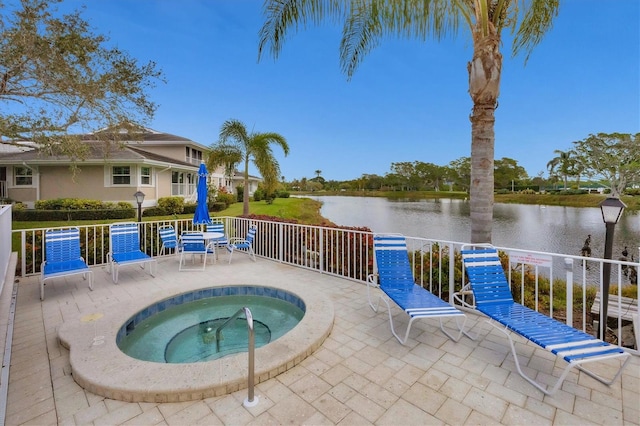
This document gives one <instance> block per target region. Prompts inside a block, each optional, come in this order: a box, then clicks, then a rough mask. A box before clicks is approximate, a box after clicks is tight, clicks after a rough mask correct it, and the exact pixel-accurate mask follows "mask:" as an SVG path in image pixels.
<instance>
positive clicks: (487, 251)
mask: <svg viewBox="0 0 640 426" xmlns="http://www.w3.org/2000/svg"><path fill="white" fill-rule="evenodd" d="M462 259H463V262H464V266H465V269H466V271H467V276H468V277H469V283H470V284H471V290H472V292H473V296H474V298H475V306H476V309H477V310H478V311H480V312H482V313H483V314H485V315H486V316H488V317H489V318H490V319H489V320H487V322H488V323H490V324H491V325H493V326H494V327H495V328H496V329H498V330H500V331H501V332H502V333H504V334H505V335H506V336H507V338H508V339H509V344H510V345H511V352H512V353H513V358H514V360H515V364H516V368H517V369H518V373H519V374H520V375H521V376H522V378H524V379H525V380H526V381H528V382H529V383H531V384H532V385H533V386H535V387H536V388H537V389H539V390H540V391H542V392H543V393H544V394H545V395H552V394H554V393H555V392H556V391H557V390H558V389H559V388H560V386H561V385H562V382H563V381H564V379H565V378H566V377H567V375H568V374H569V371H570V370H571V369H572V368H573V367H576V368H578V369H579V370H580V371H583V372H585V373H586V374H587V375H589V376H591V377H593V378H594V379H596V380H598V381H600V382H602V383H604V384H606V385H607V386H608V385H611V384H612V383H613V382H614V381H615V380H616V379H617V378H618V376H620V374H621V373H622V369H623V368H624V367H625V365H626V364H627V362H629V359H630V358H631V357H630V354H629V353H627V352H625V351H624V350H623V349H622V348H620V347H618V346H615V345H611V344H609V343H607V342H604V341H602V340H600V339H597V338H595V337H593V336H592V335H590V334H587V333H584V332H582V331H580V330H577V329H575V328H573V327H571V326H569V325H567V324H564V323H562V322H560V321H556V320H555V319H553V318H551V317H548V316H546V315H544V314H541V313H539V312H536V311H534V310H533V309H529V308H527V307H526V306H523V305H521V304H519V303H516V302H515V301H514V300H513V297H512V295H511V289H510V288H509V282H508V281H507V279H506V277H505V274H504V270H503V269H502V265H501V264H500V258H499V257H498V251H497V250H496V249H495V248H494V247H492V246H490V245H480V244H476V245H470V246H463V247H462ZM492 320H493V321H492ZM496 323H498V324H496ZM509 330H511V331H513V332H515V333H517V334H519V335H521V336H522V337H524V338H525V339H527V340H530V341H531V342H533V343H535V344H537V345H538V346H540V347H542V348H544V349H546V350H548V351H549V352H551V353H553V354H555V355H556V356H558V357H561V358H563V359H564V360H565V361H566V362H567V363H568V365H567V367H566V368H565V369H564V371H563V372H562V374H561V375H560V377H559V378H558V380H557V381H556V383H555V384H554V385H553V386H551V385H549V386H543V385H542V384H540V383H538V382H536V381H535V380H533V379H532V378H531V377H529V376H527V375H526V374H525V373H524V372H523V371H522V369H521V368H520V363H519V361H518V354H517V353H516V347H515V344H514V342H513V339H512V338H511V335H512V333H510V332H509ZM611 358H627V359H626V360H625V361H624V362H623V363H622V365H621V366H620V368H619V369H618V372H617V373H616V374H615V376H614V377H613V378H612V379H611V380H607V379H605V378H603V377H601V376H599V375H597V374H596V373H594V372H593V371H590V370H587V369H585V368H584V367H583V364H586V363H590V362H597V361H602V360H605V359H611Z"/></svg>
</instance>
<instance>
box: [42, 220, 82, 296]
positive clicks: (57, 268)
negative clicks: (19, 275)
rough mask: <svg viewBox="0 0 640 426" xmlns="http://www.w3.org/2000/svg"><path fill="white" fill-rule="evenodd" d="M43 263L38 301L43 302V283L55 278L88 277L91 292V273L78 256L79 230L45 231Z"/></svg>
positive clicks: (79, 255) (80, 256)
mask: <svg viewBox="0 0 640 426" xmlns="http://www.w3.org/2000/svg"><path fill="white" fill-rule="evenodd" d="M44 250H45V253H44V254H45V261H44V262H42V265H41V268H40V300H44V283H45V281H46V280H50V279H52V278H56V277H64V276H67V275H76V274H82V276H83V278H84V279H85V280H86V279H87V275H89V289H90V290H93V271H91V270H90V269H89V266H88V265H87V264H86V263H85V261H84V258H83V257H82V255H81V254H80V229H78V228H75V227H74V228H65V229H47V230H46V231H44Z"/></svg>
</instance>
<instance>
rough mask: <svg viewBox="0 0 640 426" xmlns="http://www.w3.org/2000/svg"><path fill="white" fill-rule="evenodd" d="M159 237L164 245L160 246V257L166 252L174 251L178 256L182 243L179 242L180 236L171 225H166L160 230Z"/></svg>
mask: <svg viewBox="0 0 640 426" xmlns="http://www.w3.org/2000/svg"><path fill="white" fill-rule="evenodd" d="M158 235H159V236H160V241H162V245H161V246H160V250H159V251H158V255H159V256H162V255H163V254H164V252H165V250H168V249H174V254H178V251H179V248H180V243H179V241H178V236H177V234H176V230H175V229H174V228H173V226H171V225H165V226H161V227H159V228H158Z"/></svg>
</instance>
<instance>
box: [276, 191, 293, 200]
mask: <svg viewBox="0 0 640 426" xmlns="http://www.w3.org/2000/svg"><path fill="white" fill-rule="evenodd" d="M289 195H290V194H289V191H284V190H282V191H276V193H275V196H276V197H277V198H289Z"/></svg>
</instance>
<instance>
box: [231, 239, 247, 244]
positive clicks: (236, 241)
mask: <svg viewBox="0 0 640 426" xmlns="http://www.w3.org/2000/svg"><path fill="white" fill-rule="evenodd" d="M246 242H247V240H245V239H244V238H241V237H231V238H229V244H237V243H246Z"/></svg>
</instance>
